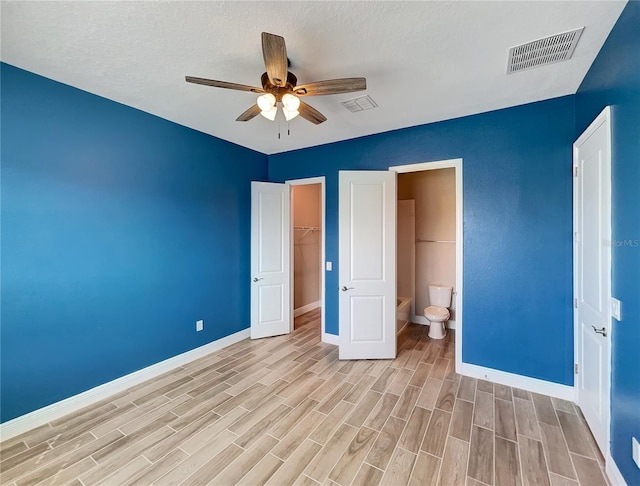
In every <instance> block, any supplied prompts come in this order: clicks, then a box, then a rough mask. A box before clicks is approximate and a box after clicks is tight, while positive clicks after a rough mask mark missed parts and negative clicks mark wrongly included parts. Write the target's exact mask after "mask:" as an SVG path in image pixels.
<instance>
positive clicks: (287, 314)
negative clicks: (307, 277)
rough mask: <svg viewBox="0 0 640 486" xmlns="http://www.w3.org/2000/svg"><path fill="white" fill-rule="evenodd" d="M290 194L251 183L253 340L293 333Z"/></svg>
mask: <svg viewBox="0 0 640 486" xmlns="http://www.w3.org/2000/svg"><path fill="white" fill-rule="evenodd" d="M289 190H290V186H289V185H287V184H274V183H270V182H252V183H251V339H256V338H263V337H268V336H276V335H279V334H287V333H289V332H291V327H292V323H293V318H292V309H291V272H290V248H291V209H290V206H291V199H290V195H289Z"/></svg>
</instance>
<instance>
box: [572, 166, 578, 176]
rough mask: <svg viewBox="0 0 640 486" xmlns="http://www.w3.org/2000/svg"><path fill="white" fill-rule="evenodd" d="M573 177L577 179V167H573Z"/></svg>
mask: <svg viewBox="0 0 640 486" xmlns="http://www.w3.org/2000/svg"><path fill="white" fill-rule="evenodd" d="M573 177H578V166H577V165H574V166H573Z"/></svg>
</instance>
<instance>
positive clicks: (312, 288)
mask: <svg viewBox="0 0 640 486" xmlns="http://www.w3.org/2000/svg"><path fill="white" fill-rule="evenodd" d="M292 191H293V196H292V197H293V225H294V231H293V282H294V285H293V286H294V290H293V307H294V309H298V308H300V307H303V306H306V305H309V304H312V303H314V302H318V301H319V300H320V242H321V241H322V240H321V236H322V235H321V232H320V230H313V231H307V230H299V229H298V230H297V229H295V227H296V226H313V227H317V228H319V227H320V224H321V221H322V217H321V208H320V203H321V195H320V184H305V185H300V186H293V188H292Z"/></svg>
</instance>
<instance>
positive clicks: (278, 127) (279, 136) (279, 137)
mask: <svg viewBox="0 0 640 486" xmlns="http://www.w3.org/2000/svg"><path fill="white" fill-rule="evenodd" d="M278 140H280V122H279V121H278Z"/></svg>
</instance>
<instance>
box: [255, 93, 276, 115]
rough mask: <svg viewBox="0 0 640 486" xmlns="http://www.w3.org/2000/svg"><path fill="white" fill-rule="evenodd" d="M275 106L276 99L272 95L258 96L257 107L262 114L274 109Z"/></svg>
mask: <svg viewBox="0 0 640 486" xmlns="http://www.w3.org/2000/svg"><path fill="white" fill-rule="evenodd" d="M275 106H276V97H275V96H274V95H273V94H271V93H265V94H263V95H260V96H258V107H259V108H260V110H262V113H263V114H264V112H265V111H267V112H269V111H271V110H272V109H275ZM274 113H275V111H274ZM267 118H269V117H267ZM274 118H275V114H274Z"/></svg>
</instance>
